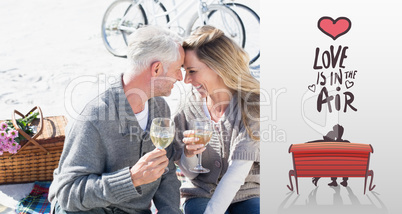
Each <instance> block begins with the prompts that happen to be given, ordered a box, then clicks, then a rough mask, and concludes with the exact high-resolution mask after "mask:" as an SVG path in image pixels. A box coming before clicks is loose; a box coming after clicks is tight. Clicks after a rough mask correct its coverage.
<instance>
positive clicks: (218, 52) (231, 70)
mask: <svg viewBox="0 0 402 214" xmlns="http://www.w3.org/2000/svg"><path fill="white" fill-rule="evenodd" d="M183 48H184V50H193V51H195V53H196V55H197V58H198V59H199V60H200V61H201V62H203V63H205V64H206V65H207V66H208V67H210V68H211V69H212V70H214V71H215V72H216V73H217V74H218V75H219V76H220V77H221V78H222V80H223V82H224V83H225V85H226V86H227V87H229V88H230V89H233V90H235V91H237V93H239V94H238V96H239V97H240V98H241V99H240V104H241V115H242V121H243V123H244V125H245V127H246V129H247V133H248V134H249V135H250V137H251V138H252V139H254V140H259V139H260V137H259V134H254V133H253V130H251V128H250V125H249V121H250V120H258V121H259V118H260V105H259V102H260V82H259V81H258V80H257V79H255V78H254V77H253V76H252V75H251V73H250V69H249V64H248V62H249V57H248V55H247V53H246V52H245V51H244V50H243V49H242V48H241V47H240V46H239V45H237V44H236V42H234V41H233V40H232V39H230V38H229V37H227V36H226V35H224V33H223V31H221V30H219V29H217V28H215V27H212V26H208V25H206V26H202V27H200V28H198V29H197V30H196V31H194V32H193V33H192V34H191V35H190V36H189V37H188V38H187V39H185V40H184V42H183ZM246 103H254V104H253V105H247V106H246ZM257 103H258V104H257ZM257 133H259V130H257Z"/></svg>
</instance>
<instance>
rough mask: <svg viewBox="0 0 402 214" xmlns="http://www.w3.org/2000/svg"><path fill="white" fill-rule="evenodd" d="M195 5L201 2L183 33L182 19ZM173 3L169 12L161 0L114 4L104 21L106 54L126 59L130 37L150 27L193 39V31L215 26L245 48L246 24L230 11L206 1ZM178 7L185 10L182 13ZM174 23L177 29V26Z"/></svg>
mask: <svg viewBox="0 0 402 214" xmlns="http://www.w3.org/2000/svg"><path fill="white" fill-rule="evenodd" d="M196 1H198V11H197V12H196V13H195V14H194V15H193V16H192V18H191V19H190V21H189V24H188V25H187V27H186V29H184V28H182V27H181V26H180V24H179V19H180V18H181V16H182V15H183V14H184V13H186V12H187V11H189V9H190V8H191V6H192V5H194V3H195V2H196ZM172 2H173V5H174V7H173V8H172V9H171V10H169V11H168V10H167V9H166V7H165V6H164V5H163V3H162V2H160V1H159V0H153V1H151V0H115V1H114V2H112V4H111V5H109V7H108V8H107V9H106V11H105V14H104V16H103V19H102V32H101V35H102V40H103V43H104V45H105V46H106V48H107V50H108V51H109V52H110V53H112V54H113V55H114V56H118V57H126V55H127V50H126V49H127V37H128V35H130V34H131V33H133V32H134V31H135V30H136V29H138V28H140V27H143V26H145V25H148V24H153V25H159V26H164V27H168V28H171V29H175V28H177V29H176V30H177V32H178V33H179V34H180V35H181V36H188V35H190V33H191V31H192V29H194V28H195V27H198V26H200V25H213V26H215V27H217V28H219V29H221V30H222V31H223V32H224V33H225V34H226V35H228V36H229V37H231V38H232V39H233V40H235V41H236V42H237V43H238V44H239V45H241V46H242V47H244V45H245V31H244V26H243V23H242V21H241V19H240V18H239V16H238V15H237V14H236V13H235V12H234V11H233V10H231V9H230V8H229V7H227V6H225V5H223V4H207V3H205V2H204V1H203V0H185V1H184V0H183V3H184V2H185V4H181V5H175V2H174V0H172ZM179 7H182V9H181V10H179ZM173 12H174V13H176V15H174V14H173ZM213 14H215V15H213ZM197 20H198V21H197ZM199 21H201V23H200V22H199ZM174 23H178V25H177V26H174V25H173V24H174Z"/></svg>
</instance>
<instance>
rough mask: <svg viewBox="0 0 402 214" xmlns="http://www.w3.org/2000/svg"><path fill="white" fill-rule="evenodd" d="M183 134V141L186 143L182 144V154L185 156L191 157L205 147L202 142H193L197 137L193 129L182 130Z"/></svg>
mask: <svg viewBox="0 0 402 214" xmlns="http://www.w3.org/2000/svg"><path fill="white" fill-rule="evenodd" d="M183 135H184V138H183V143H184V144H186V146H184V154H185V155H186V157H188V158H190V157H193V156H194V155H196V154H200V153H202V152H203V151H204V150H205V149H206V148H205V146H204V144H195V142H197V141H198V140H199V139H198V138H195V137H194V130H187V131H184V132H183Z"/></svg>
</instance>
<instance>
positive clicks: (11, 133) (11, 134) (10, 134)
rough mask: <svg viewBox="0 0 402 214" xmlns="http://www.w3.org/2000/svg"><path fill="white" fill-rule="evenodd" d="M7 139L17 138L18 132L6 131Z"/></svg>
mask: <svg viewBox="0 0 402 214" xmlns="http://www.w3.org/2000/svg"><path fill="white" fill-rule="evenodd" d="M7 137H9V138H16V137H18V132H17V130H14V129H13V130H10V131H8V136H7Z"/></svg>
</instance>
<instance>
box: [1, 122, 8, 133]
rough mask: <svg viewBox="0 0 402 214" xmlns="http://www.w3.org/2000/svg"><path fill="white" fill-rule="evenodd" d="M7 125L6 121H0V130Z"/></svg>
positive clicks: (4, 128)
mask: <svg viewBox="0 0 402 214" xmlns="http://www.w3.org/2000/svg"><path fill="white" fill-rule="evenodd" d="M7 127H8V125H7V123H6V122H2V123H0V130H1V131H4V130H6V128H7Z"/></svg>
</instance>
